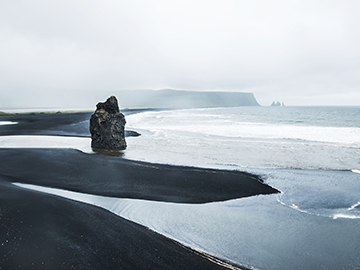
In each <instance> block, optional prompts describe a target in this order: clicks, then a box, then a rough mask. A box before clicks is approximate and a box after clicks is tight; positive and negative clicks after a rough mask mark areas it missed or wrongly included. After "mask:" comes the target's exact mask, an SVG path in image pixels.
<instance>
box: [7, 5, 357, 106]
mask: <svg viewBox="0 0 360 270" xmlns="http://www.w3.org/2000/svg"><path fill="white" fill-rule="evenodd" d="M359 11H360V1H357V0H354V1H346V0H339V1H332V0H327V1H319V0H311V1H308V0H301V1H290V0H284V1H277V0H276V1H274V0H272V1H265V0H264V1H254V0H251V1H250V0H249V1H241V0H234V1H231V0H219V1H211V0H198V1H196V0H192V1H187V0H181V1H177V0H176V1H174V0H151V1H149V0H136V1H128V0H127V1H122V0H102V1H95V0H58V1H52V0H32V1H27V0H24V1H21V0H18V1H16V0H2V1H0V108H4V107H9V106H31V104H34V102H35V101H36V100H37V101H39V100H41V101H42V102H43V103H44V104H45V103H46V101H47V99H50V101H49V103H48V104H50V105H52V106H54V104H57V105H58V107H64V106H66V99H67V98H68V97H73V96H84V97H86V96H89V95H90V96H91V95H92V94H93V93H99V92H100V91H103V90H106V91H115V90H122V89H162V88H173V89H183V90H184V89H185V90H186V89H187V90H198V91H204V90H209V91H215V90H216V91H240V92H253V93H254V94H255V97H256V98H257V100H258V101H259V103H260V104H261V105H270V103H271V102H272V101H273V100H279V101H284V102H285V104H286V105H360V49H359V48H360V17H359Z"/></svg>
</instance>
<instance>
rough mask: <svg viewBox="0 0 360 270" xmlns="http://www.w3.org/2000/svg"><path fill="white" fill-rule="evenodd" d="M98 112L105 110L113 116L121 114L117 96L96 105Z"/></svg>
mask: <svg viewBox="0 0 360 270" xmlns="http://www.w3.org/2000/svg"><path fill="white" fill-rule="evenodd" d="M96 110H104V111H106V112H107V113H111V114H115V113H119V112H120V110H119V105H118V101H117V99H116V97H115V96H111V97H109V98H108V99H107V100H106V101H105V102H99V103H98V104H96Z"/></svg>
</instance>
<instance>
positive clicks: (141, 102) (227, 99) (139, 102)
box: [116, 89, 260, 109]
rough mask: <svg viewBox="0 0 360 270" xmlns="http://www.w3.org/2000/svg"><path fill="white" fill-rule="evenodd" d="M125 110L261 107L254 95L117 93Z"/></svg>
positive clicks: (151, 91)
mask: <svg viewBox="0 0 360 270" xmlns="http://www.w3.org/2000/svg"><path fill="white" fill-rule="evenodd" d="M116 95H117V96H119V97H121V107H123V108H134V107H136V108H175V109H180V108H207V107H237V106H260V105H259V103H258V102H257V101H256V99H255V97H254V95H253V94H252V93H239V92H196V91H183V90H171V89H165V90H157V91H154V90H123V91H116Z"/></svg>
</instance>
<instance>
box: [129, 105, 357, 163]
mask: <svg viewBox="0 0 360 270" xmlns="http://www.w3.org/2000/svg"><path fill="white" fill-rule="evenodd" d="M359 119H360V108H359V107H353V108H351V107H324V108H322V107H281V108H273V107H236V108H214V109H193V110H178V111H162V112H146V113H142V114H138V115H131V116H128V117H127V122H128V124H127V125H128V126H129V127H130V128H133V129H138V130H139V131H140V132H141V133H143V136H141V137H140V138H138V139H136V140H135V139H133V138H130V141H131V144H132V146H130V147H129V151H128V152H127V153H126V156H127V157H128V158H136V159H144V160H149V159H150V160H151V161H154V162H168V163H175V164H193V165H200V166H204V165H205V166H211V167H214V166H233V167H241V168H244V167H245V168H252V167H254V168H259V167H261V168H299V169H334V170H353V169H359V168H360V159H359V156H360V121H359ZM131 144H130V145H131ZM159 152H160V153H161V154H159ZM155 153H156V154H155Z"/></svg>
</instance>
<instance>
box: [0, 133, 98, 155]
mask: <svg viewBox="0 0 360 270" xmlns="http://www.w3.org/2000/svg"><path fill="white" fill-rule="evenodd" d="M0 148H73V149H78V150H80V151H83V152H86V153H92V149H91V138H85V137H70V136H37V135H15V136H0Z"/></svg>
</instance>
